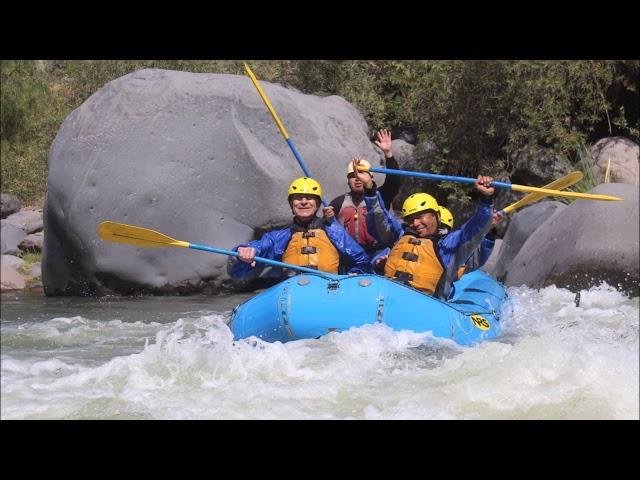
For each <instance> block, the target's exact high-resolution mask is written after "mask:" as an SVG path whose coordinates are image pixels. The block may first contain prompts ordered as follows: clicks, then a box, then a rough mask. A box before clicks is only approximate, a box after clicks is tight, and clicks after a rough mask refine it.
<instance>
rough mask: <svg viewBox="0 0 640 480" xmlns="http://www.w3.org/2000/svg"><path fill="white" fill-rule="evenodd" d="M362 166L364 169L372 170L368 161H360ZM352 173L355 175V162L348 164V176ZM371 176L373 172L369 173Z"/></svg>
mask: <svg viewBox="0 0 640 480" xmlns="http://www.w3.org/2000/svg"><path fill="white" fill-rule="evenodd" d="M360 165H362V166H363V167H367V168H371V164H370V163H369V162H367V161H366V160H360ZM350 173H353V161H351V162H349V163H348V164H347V175H349V174H350ZM369 175H371V172H369Z"/></svg>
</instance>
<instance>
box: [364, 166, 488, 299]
mask: <svg viewBox="0 0 640 480" xmlns="http://www.w3.org/2000/svg"><path fill="white" fill-rule="evenodd" d="M492 181H493V178H492V177H486V176H482V175H479V176H478V178H477V179H476V188H477V190H478V191H479V192H480V193H481V194H482V195H480V196H479V197H480V199H479V202H478V208H477V210H476V213H475V215H474V216H473V217H471V218H470V219H469V220H468V221H467V222H465V224H464V225H462V226H461V227H460V228H459V229H458V230H454V231H452V232H451V233H449V234H448V235H442V234H441V233H440V232H439V222H440V217H439V215H440V207H439V206H438V202H437V201H436V199H435V198H433V197H432V196H431V195H428V194H426V193H414V194H413V195H410V196H409V197H408V198H407V199H406V200H405V201H404V203H403V205H402V217H403V220H404V225H401V224H400V222H398V221H397V220H395V218H391V217H385V220H386V219H387V218H390V219H391V221H390V222H386V226H385V229H384V230H385V232H386V233H392V234H393V235H394V236H395V238H397V239H398V241H397V242H396V244H395V245H394V246H393V248H392V249H385V250H383V251H381V252H380V253H379V254H378V255H377V256H376V257H374V258H373V259H372V264H374V265H375V266H376V267H378V268H379V267H382V266H383V265H384V275H385V277H388V278H392V279H394V280H398V281H400V282H403V283H406V284H407V285H409V286H412V287H414V288H416V289H418V290H420V291H422V292H425V293H428V294H430V295H436V296H438V297H440V298H444V299H446V298H447V297H448V296H449V293H450V289H451V285H452V284H453V281H454V280H456V279H457V270H458V267H459V266H460V265H462V264H464V262H465V261H466V260H467V259H468V258H469V256H470V255H471V254H472V253H473V252H474V250H475V249H477V248H478V246H479V245H480V242H481V241H482V239H483V238H484V236H485V235H486V233H487V232H488V231H489V229H490V228H491V219H492V213H493V209H492V206H493V194H494V189H493V187H491V186H490V185H491V182H492ZM369 201H370V202H375V199H373V198H371V199H369ZM368 215H374V211H373V209H371V210H370V211H369V213H368Z"/></svg>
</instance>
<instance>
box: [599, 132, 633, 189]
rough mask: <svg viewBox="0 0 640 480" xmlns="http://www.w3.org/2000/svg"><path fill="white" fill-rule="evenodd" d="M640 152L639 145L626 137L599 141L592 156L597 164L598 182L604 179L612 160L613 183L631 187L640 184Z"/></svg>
mask: <svg viewBox="0 0 640 480" xmlns="http://www.w3.org/2000/svg"><path fill="white" fill-rule="evenodd" d="M639 152H640V147H639V146H638V144H637V143H635V142H633V141H631V140H629V139H627V138H624V137H607V138H602V139H600V140H598V141H597V142H596V143H595V144H594V145H593V146H592V147H591V155H592V156H593V160H594V162H595V164H594V167H593V172H594V175H596V178H597V179H598V180H602V179H604V175H605V172H606V170H607V163H608V161H609V160H611V178H612V180H611V181H613V182H619V183H628V184H631V185H638V184H640V161H639V160H638V154H639Z"/></svg>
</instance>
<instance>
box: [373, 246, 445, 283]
mask: <svg viewBox="0 0 640 480" xmlns="http://www.w3.org/2000/svg"><path fill="white" fill-rule="evenodd" d="M443 273H444V267H443V266H442V263H441V262H440V258H439V257H438V255H437V254H436V251H435V248H434V246H433V241H432V240H431V239H428V238H416V237H414V236H413V235H404V236H403V237H402V238H400V240H399V241H398V243H396V245H395V246H394V247H393V249H392V250H391V253H390V254H389V258H388V259H387V263H386V265H385V267H384V276H385V277H388V278H393V279H397V280H400V281H402V282H405V283H408V284H409V285H411V286H412V287H413V288H416V289H418V290H421V291H423V292H426V293H428V294H429V295H433V293H434V292H435V291H436V288H437V286H438V282H439V281H440V278H441V277H442V274H443Z"/></svg>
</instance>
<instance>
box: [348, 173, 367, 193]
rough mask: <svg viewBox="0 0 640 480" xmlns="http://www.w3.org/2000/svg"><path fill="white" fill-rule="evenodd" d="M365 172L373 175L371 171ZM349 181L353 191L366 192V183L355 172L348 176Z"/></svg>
mask: <svg viewBox="0 0 640 480" xmlns="http://www.w3.org/2000/svg"><path fill="white" fill-rule="evenodd" d="M365 174H366V175H369V176H371V174H369V173H365ZM347 182H348V183H349V188H350V189H351V191H352V192H355V193H359V194H363V193H364V183H362V180H360V179H359V178H358V176H357V175H356V174H355V173H350V174H349V175H348V176H347Z"/></svg>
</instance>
